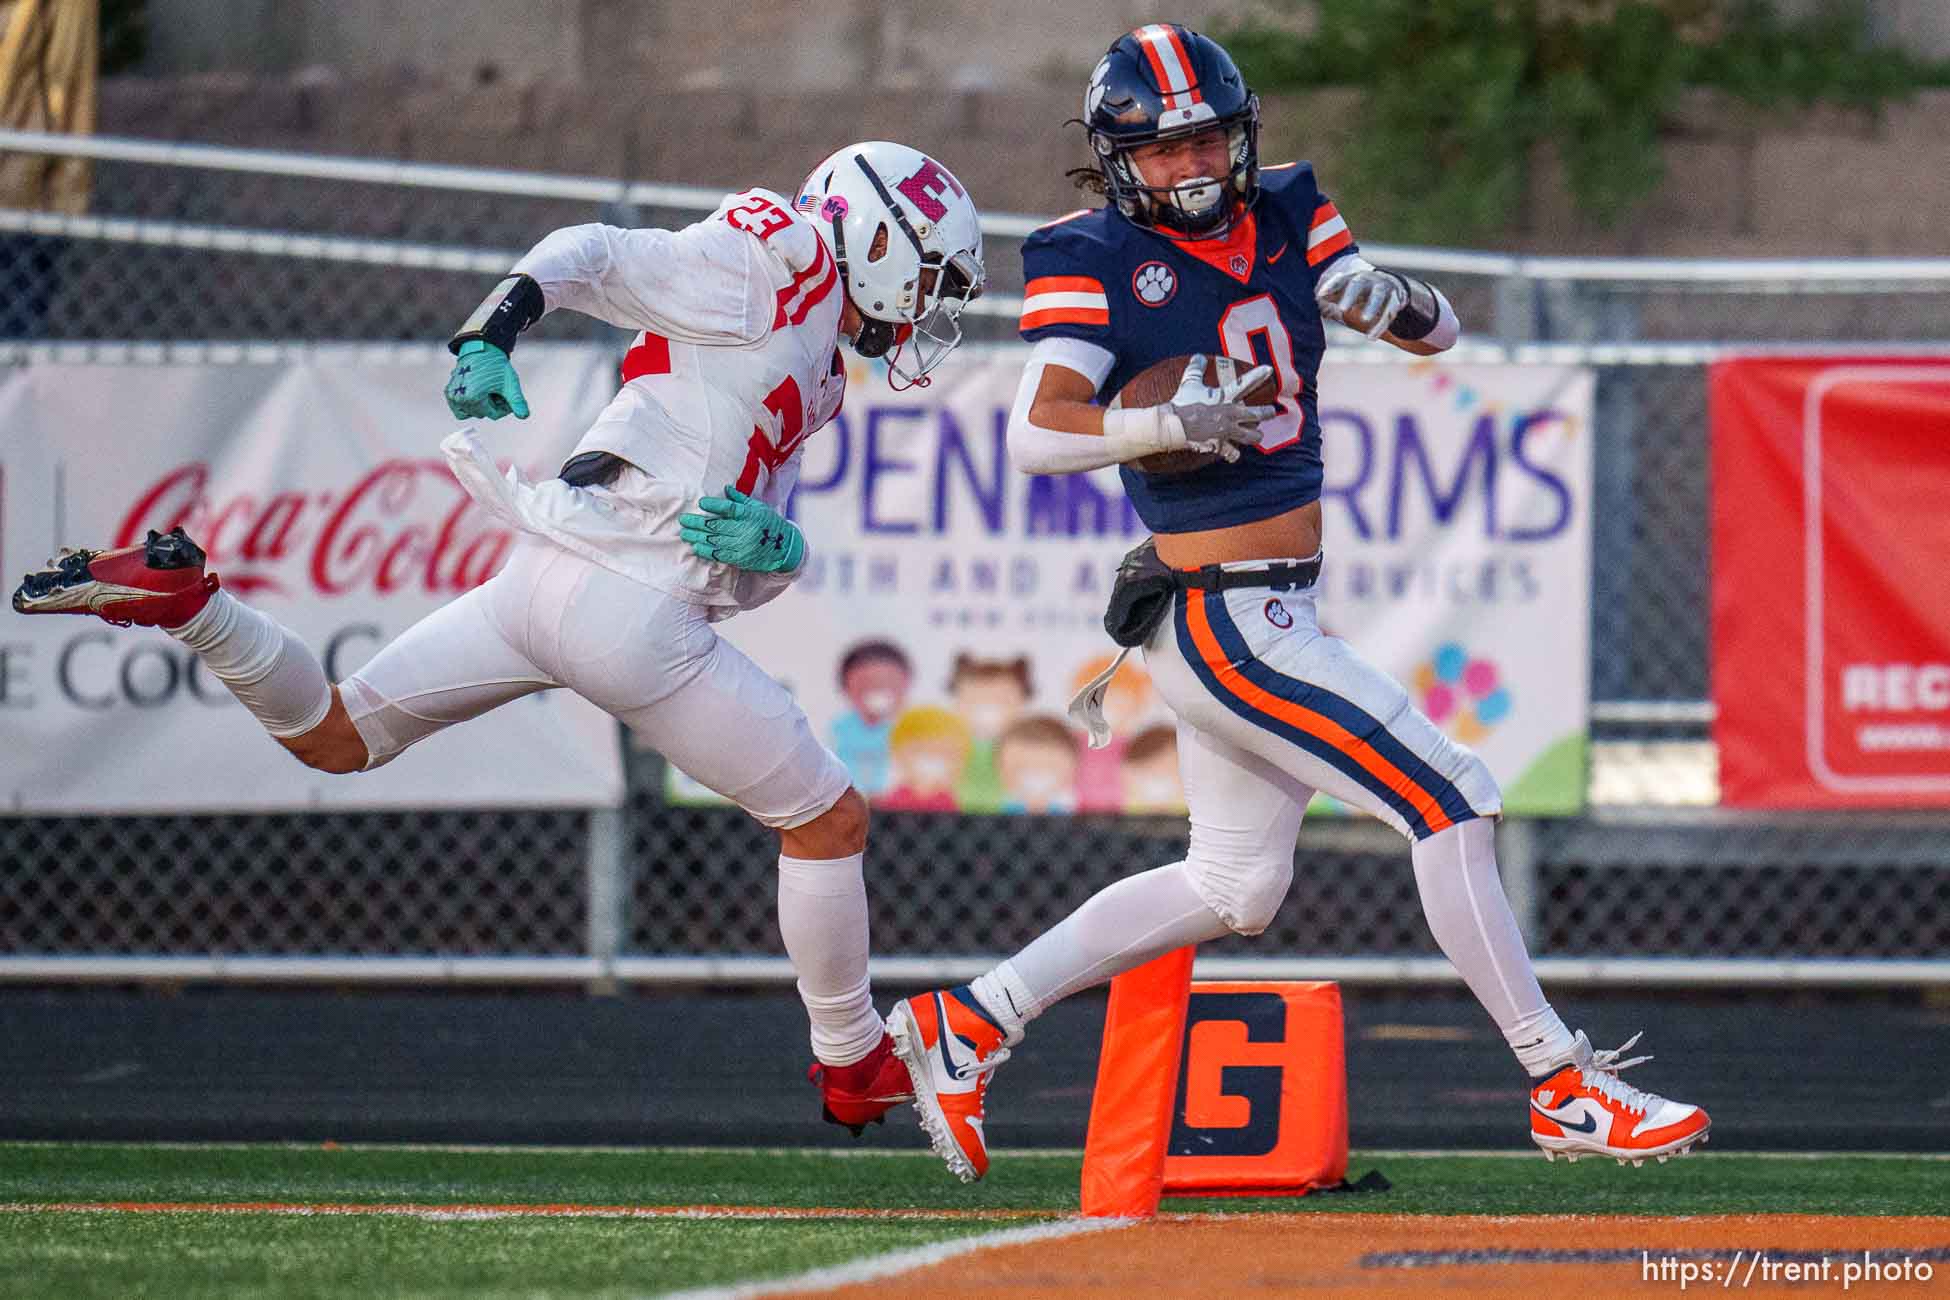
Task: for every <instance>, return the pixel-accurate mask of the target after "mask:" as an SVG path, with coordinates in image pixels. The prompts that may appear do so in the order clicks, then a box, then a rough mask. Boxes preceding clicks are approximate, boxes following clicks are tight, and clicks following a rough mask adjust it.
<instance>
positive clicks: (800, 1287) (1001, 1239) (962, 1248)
mask: <svg viewBox="0 0 1950 1300" xmlns="http://www.w3.org/2000/svg"><path fill="white" fill-rule="evenodd" d="M1134 1222H1136V1220H1133V1219H1065V1220H1063V1221H1062V1222H1060V1223H1039V1224H1036V1225H1034V1226H1033V1227H1027V1228H1006V1229H1004V1230H1002V1231H1000V1232H984V1233H980V1234H978V1235H976V1236H973V1237H957V1238H954V1239H953V1240H950V1241H938V1242H935V1243H934V1244H933V1245H930V1246H915V1247H912V1248H910V1249H908V1250H897V1251H893V1252H892V1253H890V1254H886V1255H871V1256H868V1257H866V1258H864V1259H856V1260H851V1261H849V1262H847V1263H845V1264H835V1265H832V1266H831V1267H828V1268H815V1269H811V1270H808V1271H807V1272H804V1273H796V1274H794V1275H793V1276H791V1277H782V1278H773V1279H772V1280H770V1281H767V1282H741V1283H739V1284H738V1285H737V1286H729V1287H702V1288H699V1289H698V1290H695V1291H678V1292H673V1293H671V1294H668V1295H665V1296H663V1297H662V1300H757V1298H758V1297H761V1296H776V1295H804V1294H807V1293H809V1292H819V1291H831V1290H833V1289H834V1288H836V1287H843V1286H853V1285H856V1284H858V1283H861V1282H872V1281H875V1280H877V1279H880V1278H884V1277H893V1276H895V1275H896V1274H900V1273H907V1272H911V1271H912V1270H914V1269H917V1268H927V1267H928V1266H930V1265H932V1264H939V1263H941V1262H942V1261H943V1260H949V1259H953V1258H955V1257H956V1256H958V1255H967V1254H970V1253H972V1252H974V1251H978V1250H988V1249H990V1248H991V1247H995V1246H1014V1245H1017V1244H1019V1243H1022V1242H1028V1241H1054V1240H1057V1239H1058V1238H1062V1237H1075V1236H1079V1235H1081V1234H1083V1233H1086V1232H1103V1231H1106V1230H1108V1229H1112V1228H1127V1227H1129V1226H1131V1224H1132V1223H1134Z"/></svg>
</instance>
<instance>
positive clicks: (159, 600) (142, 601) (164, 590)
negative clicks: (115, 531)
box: [14, 527, 217, 627]
mask: <svg viewBox="0 0 1950 1300" xmlns="http://www.w3.org/2000/svg"><path fill="white" fill-rule="evenodd" d="M203 561H204V556H203V548H202V547H200V546H198V545H197V544H196V543H195V542H193V541H191V540H190V539H189V535H188V534H187V533H185V532H184V531H183V530H182V528H180V527H177V528H172V529H170V530H169V531H168V532H166V533H158V532H156V531H154V530H153V529H152V530H150V533H149V537H148V540H147V541H144V542H143V543H142V544H141V545H139V546H125V547H123V548H122V549H121V550H119V551H80V550H64V551H62V552H61V554H59V555H57V556H55V557H54V558H53V559H52V560H49V561H48V564H49V565H50V566H51V567H50V568H47V569H43V570H42V571H40V572H39V573H30V574H28V575H27V576H26V577H25V578H24V579H22V581H21V584H20V586H18V587H16V588H15V589H14V609H15V610H17V611H19V612H20V613H22V614H93V615H95V616H96V617H97V618H100V619H103V620H104V621H106V622H109V623H113V624H115V625H116V626H117V627H128V626H130V625H131V624H134V623H140V624H141V625H142V626H144V627H181V626H182V625H183V624H185V623H187V622H189V621H190V620H191V619H193V618H195V617H196V616H197V614H198V613H199V612H201V610H202V609H203V607H204V606H205V605H206V604H208V603H209V601H210V593H211V592H213V591H215V590H216V589H217V575H216V574H214V573H210V574H206V573H204V572H203Z"/></svg>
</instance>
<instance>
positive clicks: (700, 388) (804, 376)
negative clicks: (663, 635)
mask: <svg viewBox="0 0 1950 1300" xmlns="http://www.w3.org/2000/svg"><path fill="white" fill-rule="evenodd" d="M515 270H517V271H520V272H525V273H526V274H528V275H531V276H533V277H534V278H535V280H536V281H537V282H538V283H539V284H540V285H541V289H542V295H543V298H544V300H545V302H546V304H547V308H548V310H550V311H553V310H555V309H556V308H559V307H567V308H570V309H572V310H575V311H579V312H582V313H584V314H585V315H589V316H594V317H596V318H598V319H599V320H604V321H607V322H609V323H610V324H612V325H620V326H624V327H626V328H634V329H636V330H637V331H639V332H638V334H637V336H636V338H635V340H633V342H632V344H631V347H630V350H629V353H628V354H627V356H626V357H625V358H624V361H623V366H622V379H623V386H622V389H621V391H619V392H618V393H617V394H616V397H615V399H614V400H613V401H611V402H610V404H609V406H608V407H607V408H605V410H604V411H603V413H602V415H601V416H599V417H598V418H597V420H596V423H595V424H594V425H592V426H591V427H590V429H589V432H588V433H587V434H585V435H584V436H583V438H582V441H581V442H580V443H578V444H577V445H576V451H577V452H578V453H580V452H585V451H606V452H610V453H613V454H614V455H617V456H621V457H622V458H623V459H625V460H627V461H629V462H630V463H631V464H632V465H634V466H636V467H637V469H638V470H640V471H641V473H629V474H626V475H625V476H624V478H623V479H622V480H621V481H619V482H618V483H617V484H616V485H615V488H614V489H613V491H614V495H615V496H616V497H618V498H621V499H622V501H623V502H624V503H625V504H626V505H628V506H630V507H634V508H635V510H636V511H638V512H640V515H639V517H637V518H634V519H632V520H631V521H630V524H631V526H630V527H629V529H628V530H627V531H628V532H629V533H630V534H634V535H633V536H631V537H629V538H628V540H627V542H619V541H618V540H617V533H618V532H619V531H620V530H619V529H618V528H617V527H616V526H615V525H616V524H617V523H618V521H617V520H615V519H613V518H611V519H606V520H604V521H603V522H602V525H601V526H600V527H595V528H593V531H591V532H589V533H587V534H586V535H585V537H584V540H592V539H594V540H597V541H598V542H599V549H601V550H603V551H604V552H605V554H603V555H600V556H595V557H594V558H598V559H599V560H600V561H601V562H603V563H604V564H606V565H607V566H608V567H611V568H615V569H617V570H618V571H620V572H624V573H626V574H628V575H629V576H632V577H637V578H639V579H641V580H643V581H646V582H649V583H650V584H651V585H653V586H657V587H660V588H664V589H666V590H677V591H682V592H683V593H684V594H686V595H687V596H690V597H691V598H693V599H696V600H698V601H699V602H701V603H704V604H710V605H721V606H738V607H744V608H750V607H751V606H752V605H754V604H757V603H762V601H763V600H766V599H769V598H770V597H771V596H772V595H775V594H777V592H778V591H780V590H783V589H784V587H785V586H786V585H788V584H789V582H790V577H788V576H785V575H770V574H745V573H741V571H737V570H733V569H730V568H728V567H727V566H725V565H721V564H711V563H707V562H706V561H704V560H701V559H698V558H697V557H696V556H695V555H694V554H693V553H692V552H691V549H690V547H689V546H688V545H686V544H685V543H684V542H683V541H682V539H681V538H679V537H678V532H677V530H678V524H677V516H678V515H680V514H683V513H685V512H687V511H694V510H695V509H696V508H697V501H698V498H699V497H702V496H716V495H722V494H723V492H724V489H725V488H726V487H727V486H732V487H737V488H738V489H740V490H741V491H744V492H747V493H749V494H751V495H752V496H754V497H756V498H758V499H759V500H761V501H764V502H766V503H767V504H769V505H771V506H772V507H773V508H774V509H777V510H779V511H781V512H783V511H784V509H785V505H786V501H787V498H788V497H789V496H790V495H791V493H792V488H793V485H794V483H796V482H797V479H798V473H799V458H800V452H801V451H802V449H803V448H804V446H805V443H806V440H807V439H808V438H810V437H811V436H812V435H813V434H814V433H815V432H817V431H818V430H819V429H820V428H822V427H823V426H824V425H825V424H826V423H827V422H828V421H830V420H831V419H832V418H833V416H834V415H835V414H837V413H838V411H839V409H840V402H841V400H842V398H843V397H844V396H845V392H846V367H845V364H844V362H843V361H842V359H841V357H840V354H839V350H838V340H839V321H840V309H841V305H842V303H843V302H844V300H845V289H844V287H843V286H842V285H841V283H840V277H839V271H838V268H837V266H836V265H835V264H834V261H833V257H832V254H831V253H829V252H828V251H827V249H826V245H825V243H824V242H823V241H822V240H821V239H820V238H819V235H818V233H817V232H816V231H815V230H814V229H813V227H812V225H811V223H810V222H808V221H807V220H806V219H805V218H803V217H802V216H800V215H799V214H798V213H797V212H794V211H793V210H792V207H791V205H790V204H789V203H788V202H787V201H786V200H785V199H783V198H781V197H780V196H779V195H777V194H774V193H772V192H770V191H768V190H762V189H754V190H746V191H744V192H743V193H740V194H734V195H731V196H730V197H728V198H726V199H725V201H724V202H723V203H721V204H719V205H718V208H717V211H715V212H713V213H712V214H711V215H710V216H709V217H707V218H705V219H704V220H702V221H699V222H697V223H696V224H694V225H690V226H686V227H685V228H684V229H682V230H675V231H671V230H622V229H618V228H617V227H614V226H604V225H586V226H569V227H566V228H564V229H562V230H558V231H555V232H554V233H553V234H551V235H549V236H547V237H546V238H544V239H543V240H542V241H541V242H540V243H539V244H537V245H536V246H535V247H534V248H533V249H532V250H530V251H529V253H528V255H527V256H525V257H523V258H522V259H521V260H520V261H519V262H517V263H516V264H515ZM535 486H536V488H538V489H540V488H544V487H546V486H547V485H545V484H538V485H535ZM524 513H525V514H526V513H532V512H531V511H527V510H524ZM549 513H551V514H554V513H556V512H554V511H551V512H549ZM529 522H530V523H531V524H536V525H539V524H541V523H543V521H542V520H539V519H537V520H531V521H529ZM547 525H548V526H537V527H535V531H540V532H545V533H547V534H549V535H551V536H557V537H558V540H561V538H560V537H559V535H558V534H559V533H560V531H561V530H562V529H563V528H565V527H570V526H571V525H570V521H569V520H567V519H565V518H551V519H549V520H548V521H547ZM572 549H575V550H578V551H583V552H584V553H590V548H589V547H587V546H583V545H577V546H573V547H572ZM626 552H627V553H626ZM725 612H726V613H729V612H731V610H730V608H727V609H726V610H725Z"/></svg>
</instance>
